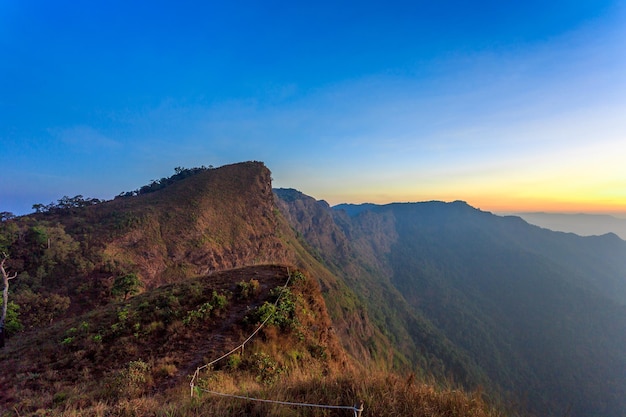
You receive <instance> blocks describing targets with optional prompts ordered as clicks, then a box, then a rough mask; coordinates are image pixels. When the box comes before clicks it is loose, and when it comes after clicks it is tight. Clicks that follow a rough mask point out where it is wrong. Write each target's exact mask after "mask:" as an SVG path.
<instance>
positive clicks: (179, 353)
mask: <svg viewBox="0 0 626 417" xmlns="http://www.w3.org/2000/svg"><path fill="white" fill-rule="evenodd" d="M193 174H194V175H189V176H186V175H185V176H179V177H177V178H174V179H164V180H167V181H161V183H159V184H157V185H158V186H154V184H152V185H151V186H149V187H147V188H146V187H142V189H144V190H147V192H141V193H124V194H122V195H120V196H119V197H117V198H116V199H114V200H112V201H106V202H99V201H98V202H93V201H91V200H88V201H87V202H88V204H83V202H84V201H85V200H83V199H79V198H74V199H69V198H67V199H64V200H63V201H60V202H59V205H58V206H54V205H53V206H51V207H49V208H47V209H46V210H44V211H42V212H40V213H35V214H32V215H29V216H22V217H18V218H6V219H4V218H3V220H2V222H0V249H2V251H3V252H4V253H6V254H7V255H8V256H9V257H8V258H7V260H6V267H7V269H8V270H9V271H11V272H17V273H18V277H17V278H16V279H15V280H13V281H11V287H10V303H9V312H10V314H9V323H8V324H10V326H7V330H10V331H9V335H10V337H9V339H8V340H7V344H6V346H5V347H4V348H2V349H1V350H0V363H1V364H2V372H1V373H0V386H1V387H2V389H1V390H0V410H2V413H0V414H1V415H11V416H21V415H31V414H46V415H94V416H96V415H155V414H159V413H166V414H167V415H181V416H182V415H189V414H202V415H216V416H217V415H228V414H232V415H241V414H245V415H254V416H257V415H258V416H261V415H291V414H289V413H291V412H293V413H297V415H311V416H317V415H326V414H325V413H326V411H324V410H323V409H319V410H318V409H315V408H312V409H298V411H293V410H292V409H291V408H286V409H285V408H284V407H280V406H276V405H267V404H264V403H254V402H250V401H242V400H236V399H232V398H231V399H228V398H225V399H224V398H222V399H220V397H215V396H214V395H211V394H208V393H207V390H217V391H220V392H224V393H230V394H236V395H245V396H256V397H261V398H274V399H280V400H284V401H295V402H305V403H323V404H329V405H332V404H340V405H342V404H343V405H349V406H352V405H353V404H355V402H356V401H357V400H363V401H364V402H365V407H366V409H367V410H368V413H371V414H365V415H379V414H383V413H386V412H388V411H389V410H397V412H398V413H402V412H405V411H406V410H413V412H414V413H415V414H414V415H424V416H438V415H458V416H463V415H472V416H488V415H490V416H495V415H499V413H498V412H497V411H494V409H493V408H492V407H491V406H489V405H487V404H486V403H485V402H484V400H483V398H482V395H481V394H480V392H477V393H476V394H464V393H462V392H460V391H458V390H454V389H453V388H456V385H454V384H451V383H450V382H448V381H447V380H446V379H445V378H443V377H442V378H439V379H437V380H435V379H430V380H429V382H428V383H426V382H425V381H426V378H427V377H429V374H428V372H426V371H424V372H422V371H423V369H422V368H420V367H419V366H416V367H413V366H412V365H410V362H409V361H408V360H407V358H403V357H402V356H401V355H400V353H399V352H400V351H399V350H397V349H394V348H393V347H392V344H391V342H390V340H389V338H388V335H390V332H389V330H388V329H383V328H382V327H381V326H377V325H375V324H374V320H372V319H371V318H370V314H369V312H368V308H367V306H366V304H365V303H364V302H363V297H362V296H357V295H356V294H355V293H354V291H353V290H351V289H350V287H349V285H347V283H346V282H344V280H343V279H342V277H341V276H338V275H336V273H334V272H333V271H332V270H330V269H329V267H328V265H325V263H324V260H323V259H322V258H321V257H320V254H319V253H318V252H316V251H315V250H314V249H313V247H312V246H311V245H309V244H308V243H307V242H305V241H304V240H303V239H302V237H301V236H298V234H297V233H296V232H295V231H294V230H293V229H292V228H291V226H290V225H289V223H288V222H287V221H286V220H285V218H284V217H283V215H282V214H281V212H280V211H279V210H278V209H277V206H276V205H275V201H274V195H273V193H272V190H271V174H270V172H269V170H268V169H267V168H266V167H265V166H264V165H263V164H262V163H258V162H249V163H242V164H235V165H229V166H225V167H221V168H216V169H202V170H194V172H193ZM177 175H178V174H177ZM66 200H67V201H66ZM67 202H69V203H68V204H66V203H67ZM75 202H77V204H75ZM61 203H63V204H61ZM289 277H291V278H289ZM288 278H289V284H288V286H287V287H286V289H285V290H282V289H281V288H282V286H283V285H284V284H285V283H286V282H287V279H288ZM274 303H275V305H274ZM261 322H266V325H265V326H264V327H263V328H262V329H261V330H260V332H259V333H258V334H256V336H255V337H254V338H253V339H251V340H250V342H249V343H247V344H246V345H245V349H241V351H239V350H237V351H233V354H232V355H230V356H229V357H228V358H227V359H225V362H224V363H221V362H220V363H216V364H215V365H214V366H211V367H210V368H207V369H203V370H202V371H201V372H200V373H199V374H198V378H197V379H195V382H196V385H195V387H196V394H197V395H196V396H194V398H191V397H190V396H189V382H190V379H191V376H192V375H193V374H194V371H195V370H196V368H197V367H199V366H202V365H203V364H206V363H208V362H209V361H210V360H211V359H212V358H215V357H216V356H219V355H221V354H223V353H225V352H226V351H229V350H230V349H233V348H234V347H237V346H238V345H239V344H240V343H241V342H242V341H243V340H245V339H246V337H247V336H248V335H250V334H251V333H253V331H254V330H255V328H256V327H257V325H258V324H259V323H261ZM398 360H401V363H403V364H404V365H405V368H404V370H405V373H406V372H408V371H409V370H410V369H415V370H416V371H418V375H417V376H416V375H414V374H410V375H404V376H403V375H399V374H396V373H393V372H390V369H391V366H392V365H393V363H394V361H395V362H396V364H398ZM409 366H410V367H409ZM7 387H8V388H7ZM290 410H292V411H290ZM403 410H404V411H403ZM420 413H421V414H420ZM159 415H160V414H159Z"/></svg>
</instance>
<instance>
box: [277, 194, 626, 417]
mask: <svg viewBox="0 0 626 417" xmlns="http://www.w3.org/2000/svg"><path fill="white" fill-rule="evenodd" d="M275 192H276V194H277V196H279V198H281V199H282V201H283V202H284V204H286V205H288V206H289V209H288V211H289V214H288V215H286V216H287V217H288V218H289V219H291V221H292V222H295V226H294V227H295V228H296V230H298V231H300V232H301V233H303V235H304V236H305V238H307V240H308V241H309V242H311V244H312V245H313V246H314V247H315V248H316V249H317V250H318V251H319V253H320V256H321V257H322V258H323V259H326V260H327V262H329V263H332V264H335V265H339V266H340V267H341V266H342V265H346V264H357V265H358V266H360V267H361V268H362V269H364V270H367V271H369V274H370V275H371V276H375V277H376V278H375V279H359V281H358V282H353V281H350V280H346V282H347V283H348V284H349V285H350V286H351V288H353V289H354V290H355V292H356V293H357V294H363V293H366V294H368V296H367V299H368V307H369V309H370V311H372V312H377V313H372V315H373V316H374V317H377V316H376V314H378V322H379V323H385V322H386V323H393V324H392V326H394V325H397V326H399V327H402V328H408V327H407V326H406V322H398V321H397V314H398V311H407V314H410V315H411V316H412V317H419V318H420V322H422V323H425V325H428V326H429V327H430V328H432V329H436V332H437V339H438V340H442V341H445V342H446V345H447V346H450V350H449V351H450V352H454V357H457V358H459V359H460V361H461V362H462V363H463V364H464V365H465V369H466V370H468V371H467V372H463V370H460V369H458V367H457V368H452V370H451V373H452V375H454V377H455V378H459V376H461V377H463V376H465V380H463V379H461V382H464V383H470V384H472V383H476V382H477V381H480V382H481V383H485V384H487V385H486V389H487V390H488V391H489V392H497V393H500V395H503V397H504V398H505V400H506V401H508V402H518V403H520V404H523V405H524V408H526V409H527V410H530V411H532V412H534V413H536V414H537V415H555V416H557V415H565V414H567V413H569V415H575V416H590V415H624V414H625V413H626V401H625V400H624V399H625V398H626V349H625V348H624V346H626V344H625V343H626V307H625V306H626V242H624V241H622V240H620V239H619V238H618V237H617V236H616V235H614V234H609V235H605V236H599V237H598V236H596V237H586V238H585V237H580V236H576V235H573V234H564V233H557V232H552V231H549V230H545V229H541V228H539V227H536V226H532V225H529V224H528V223H526V222H525V221H523V220H522V219H520V218H519V217H512V216H509V217H500V216H495V215H493V214H491V213H486V212H482V211H480V210H477V209H474V208H472V207H470V206H468V205H467V204H466V203H464V202H460V201H457V202H453V203H442V202H425V203H406V204H389V205H383V206H377V205H371V204H368V205H339V206H336V207H333V208H330V207H328V205H327V204H325V203H324V202H317V203H315V202H313V201H311V199H310V197H306V196H302V195H300V196H298V195H297V193H295V192H294V191H293V190H275ZM307 210H308V214H307V213H306V212H305V211H307ZM320 213H323V216H324V217H330V218H332V219H333V220H334V225H335V226H336V227H335V228H332V225H331V223H330V221H328V220H327V221H326V222H325V223H326V224H325V226H324V227H323V228H316V227H315V226H316V224H315V222H311V221H309V220H308V218H309V217H313V218H318V219H319V218H322V215H321V214H320ZM311 214H314V216H311ZM329 231H330V234H329ZM352 268H355V267H354V266H352ZM377 293H393V294H395V296H396V297H399V300H398V301H397V302H393V303H392V304H391V305H392V306H393V307H392V309H391V310H390V307H389V304H390V303H389V300H388V299H387V300H385V299H384V298H381V297H379V296H377V295H376V296H372V295H373V294H377ZM409 334H410V336H411V337H412V342H413V344H411V343H408V344H405V346H404V347H405V349H406V348H408V349H409V351H410V350H411V349H413V348H414V346H417V345H418V344H419V343H420V341H422V340H423V339H422V338H421V337H420V335H419V334H411V333H409ZM430 352H437V354H436V356H437V357H438V358H444V357H445V358H446V359H444V360H443V363H444V364H446V365H447V366H449V365H450V360H449V357H446V356H444V355H442V352H441V351H433V350H430ZM405 354H406V355H409V357H410V352H406V350H405Z"/></svg>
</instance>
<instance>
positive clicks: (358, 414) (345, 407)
mask: <svg viewBox="0 0 626 417" xmlns="http://www.w3.org/2000/svg"><path fill="white" fill-rule="evenodd" d="M290 280H291V272H290V270H289V268H287V281H286V282H285V285H283V286H282V288H281V291H280V294H279V295H278V298H276V301H275V302H274V310H273V311H272V313H271V314H269V315H268V316H267V317H266V318H265V320H263V322H262V323H261V324H260V325H259V326H258V327H257V328H256V329H255V330H254V331H253V332H252V334H250V336H248V337H247V338H246V339H245V340H244V341H243V342H242V343H240V344H239V345H238V346H236V347H235V348H233V349H232V350H230V351H228V352H227V353H225V354H223V355H222V356H220V357H219V358H217V359H214V360H212V361H211V362H209V363H206V364H204V365H202V366H199V367H198V368H196V371H195V372H194V373H193V376H192V377H191V382H190V383H189V386H190V388H191V397H193V394H194V391H195V390H196V389H197V390H198V391H202V392H205V393H207V394H212V395H218V396H222V397H231V398H238V399H241V400H247V401H256V402H262V403H272V404H279V405H286V406H294V407H313V408H326V409H341V410H352V411H353V412H354V417H361V413H362V412H363V403H362V402H361V403H360V404H359V406H358V407H357V406H356V405H354V406H350V405H326V404H311V403H298V402H291V401H276V400H267V399H263V398H255V397H248V396H244V395H235V394H226V393H223V392H217V391H211V390H208V389H206V388H201V387H196V385H195V383H196V380H197V379H198V377H199V375H200V371H201V370H203V369H206V368H208V367H210V366H212V365H214V364H216V363H217V362H219V361H221V360H222V359H225V358H227V357H228V356H230V355H232V354H233V353H235V352H237V351H238V350H240V349H241V350H242V351H243V349H244V347H245V345H246V343H248V342H249V341H250V340H251V339H252V338H253V337H254V336H255V335H256V334H257V333H258V332H259V331H260V330H261V329H262V328H263V326H265V324H266V323H267V322H268V321H269V319H271V318H272V317H273V316H274V314H276V311H277V308H276V307H277V306H278V302H279V301H280V299H281V297H282V296H283V294H284V292H285V289H286V288H287V286H288V285H289V281H290Z"/></svg>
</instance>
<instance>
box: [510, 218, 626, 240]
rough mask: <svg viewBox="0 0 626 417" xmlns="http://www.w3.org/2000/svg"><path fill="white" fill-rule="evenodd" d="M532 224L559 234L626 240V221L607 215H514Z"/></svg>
mask: <svg viewBox="0 0 626 417" xmlns="http://www.w3.org/2000/svg"><path fill="white" fill-rule="evenodd" d="M514 215H516V216H519V217H521V218H522V219H524V220H526V221H527V222H528V223H530V224H534V225H536V226H539V227H543V228H546V229H550V230H554V231H557V232H569V233H576V234H577V235H580V236H600V235H604V234H607V233H615V234H616V235H617V236H619V237H620V238H621V239H622V240H626V219H623V218H618V217H614V216H609V215H605V214H584V213H580V214H564V213H543V212H531V213H514Z"/></svg>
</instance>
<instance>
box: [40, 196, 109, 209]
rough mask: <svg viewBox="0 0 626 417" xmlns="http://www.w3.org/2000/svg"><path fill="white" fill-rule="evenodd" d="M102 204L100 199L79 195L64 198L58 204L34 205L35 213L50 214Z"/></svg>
mask: <svg viewBox="0 0 626 417" xmlns="http://www.w3.org/2000/svg"><path fill="white" fill-rule="evenodd" d="M101 202H102V200H100V199H98V198H84V197H83V196H82V195H77V196H74V197H68V196H63V197H62V198H60V199H59V200H57V203H56V204H55V203H50V204H47V205H45V204H40V203H37V204H33V210H35V213H50V212H55V211H60V210H69V209H76V208H82V207H88V206H93V205H95V204H100V203H101Z"/></svg>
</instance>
